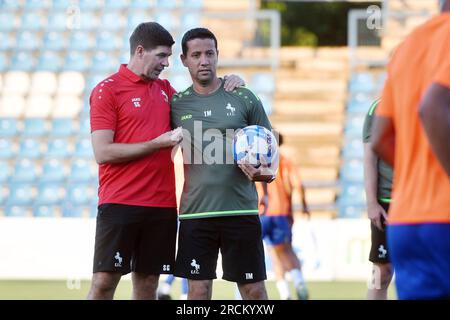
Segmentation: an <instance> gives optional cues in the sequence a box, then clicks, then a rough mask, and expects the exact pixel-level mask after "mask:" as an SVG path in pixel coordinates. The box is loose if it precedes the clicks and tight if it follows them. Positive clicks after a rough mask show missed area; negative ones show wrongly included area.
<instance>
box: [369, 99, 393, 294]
mask: <svg viewBox="0 0 450 320" xmlns="http://www.w3.org/2000/svg"><path fill="white" fill-rule="evenodd" d="M379 102H380V100H376V101H375V102H374V103H373V104H372V106H371V107H370V108H369V111H368V112H367V115H366V118H365V120H364V127H363V142H364V185H365V189H366V201H367V214H368V216H369V219H370V222H371V223H370V229H371V238H372V246H371V249H370V254H369V260H370V261H371V262H372V263H373V268H372V278H371V283H370V284H369V290H368V292H367V298H368V299H369V300H386V299H387V290H388V287H389V284H390V283H391V279H392V275H393V270H392V266H391V262H390V260H389V251H388V247H387V245H386V243H387V241H386V231H385V223H386V220H387V212H388V210H389V203H390V202H391V191H392V175H393V173H392V167H391V166H390V165H388V164H387V163H386V162H384V161H383V160H381V159H379V158H378V157H377V156H376V154H375V153H374V152H373V151H372V147H371V142H370V135H371V129H372V122H373V118H374V116H375V109H376V108H377V106H378V104H379Z"/></svg>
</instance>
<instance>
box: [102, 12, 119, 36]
mask: <svg viewBox="0 0 450 320" xmlns="http://www.w3.org/2000/svg"><path fill="white" fill-rule="evenodd" d="M100 24H101V26H102V29H104V30H110V31H118V30H121V29H123V27H124V26H125V23H124V17H123V15H122V14H121V13H120V12H119V11H116V10H114V11H112V10H111V11H105V12H104V14H103V16H102V18H101V22H100Z"/></svg>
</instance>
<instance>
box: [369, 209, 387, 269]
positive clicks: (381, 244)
mask: <svg viewBox="0 0 450 320" xmlns="http://www.w3.org/2000/svg"><path fill="white" fill-rule="evenodd" d="M379 204H380V205H381V206H382V207H383V209H384V210H385V211H386V212H388V210H389V203H384V202H379ZM381 221H382V223H383V227H384V229H383V231H381V230H380V229H378V228H377V227H376V226H375V225H374V224H373V223H370V230H371V238H372V246H371V248H370V254H369V261H370V262H373V263H390V262H391V261H390V260H389V252H388V248H387V241H386V228H387V226H386V225H385V220H384V218H383V217H381Z"/></svg>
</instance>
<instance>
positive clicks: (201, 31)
mask: <svg viewBox="0 0 450 320" xmlns="http://www.w3.org/2000/svg"><path fill="white" fill-rule="evenodd" d="M194 39H213V40H214V45H215V46H216V50H217V39H216V36H215V35H214V33H212V32H211V31H209V30H208V29H206V28H194V29H191V30H189V31H187V32H186V33H185V34H184V36H183V39H182V40H181V49H182V50H183V55H186V54H187V50H188V48H187V43H188V41H191V40H194Z"/></svg>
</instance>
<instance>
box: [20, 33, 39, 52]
mask: <svg viewBox="0 0 450 320" xmlns="http://www.w3.org/2000/svg"><path fill="white" fill-rule="evenodd" d="M16 42H17V43H19V44H20V48H21V49H22V50H36V49H39V47H40V46H41V41H40V36H39V34H38V33H37V32H31V31H22V32H20V33H19V34H18V35H17V40H16Z"/></svg>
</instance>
